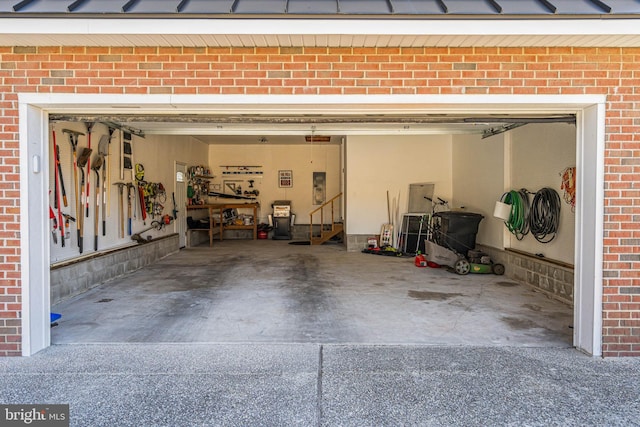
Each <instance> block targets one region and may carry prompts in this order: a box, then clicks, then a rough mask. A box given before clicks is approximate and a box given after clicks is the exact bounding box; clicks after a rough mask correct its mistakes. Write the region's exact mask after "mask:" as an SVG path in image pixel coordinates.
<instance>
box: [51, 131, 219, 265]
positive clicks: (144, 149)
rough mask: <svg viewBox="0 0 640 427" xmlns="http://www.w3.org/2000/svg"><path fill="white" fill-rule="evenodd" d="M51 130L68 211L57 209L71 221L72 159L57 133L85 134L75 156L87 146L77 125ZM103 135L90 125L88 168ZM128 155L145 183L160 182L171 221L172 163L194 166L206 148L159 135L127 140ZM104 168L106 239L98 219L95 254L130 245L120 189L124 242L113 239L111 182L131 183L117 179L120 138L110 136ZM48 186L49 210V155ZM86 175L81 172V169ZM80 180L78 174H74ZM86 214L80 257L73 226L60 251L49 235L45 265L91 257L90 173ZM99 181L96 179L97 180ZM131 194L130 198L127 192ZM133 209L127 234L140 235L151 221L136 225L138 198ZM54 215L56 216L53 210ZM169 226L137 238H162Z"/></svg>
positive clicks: (129, 176) (114, 215)
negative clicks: (142, 172) (106, 172)
mask: <svg viewBox="0 0 640 427" xmlns="http://www.w3.org/2000/svg"><path fill="white" fill-rule="evenodd" d="M52 128H53V129H55V132H56V141H57V144H58V147H59V149H60V163H61V165H62V171H63V175H64V183H65V189H66V193H67V199H68V206H67V207H66V208H63V212H64V213H66V214H69V215H71V216H73V217H76V211H75V200H76V198H75V197H76V196H75V192H74V178H73V169H72V165H73V157H72V151H71V144H70V143H69V138H68V135H67V134H64V133H63V132H62V129H71V130H75V131H78V132H83V133H85V136H80V137H79V141H78V147H79V148H78V153H80V152H81V151H82V148H83V147H87V146H88V140H87V136H86V133H87V129H86V126H85V125H84V124H83V123H79V122H58V123H55V124H54V125H52ZM108 134H109V131H108V128H107V126H106V125H103V124H101V123H98V124H96V125H95V126H94V127H93V129H92V134H91V149H92V150H93V151H92V154H91V162H94V161H95V159H96V156H97V154H98V143H99V141H100V137H101V136H102V135H108ZM132 149H133V158H132V160H133V162H134V164H135V163H142V164H143V165H144V168H145V180H147V181H150V182H161V183H162V184H163V185H164V187H165V189H166V191H167V201H166V202H165V203H164V204H163V205H164V210H163V213H166V214H169V215H171V213H172V210H173V203H172V200H171V193H172V192H173V191H174V178H173V169H174V160H177V161H181V162H185V163H187V164H193V163H197V162H199V161H200V159H203V158H206V157H207V150H208V147H207V145H205V144H203V143H202V142H200V141H198V140H196V139H194V138H192V137H187V136H160V135H148V136H147V137H146V138H139V137H136V136H133V137H132ZM106 161H107V165H108V167H109V172H110V177H109V176H108V179H109V181H108V186H107V192H108V194H109V192H110V195H109V203H108V211H107V219H106V221H107V224H106V225H107V234H106V236H102V215H101V214H100V216H99V224H98V228H99V229H98V250H99V251H101V250H105V249H112V248H116V247H120V246H125V245H130V244H132V240H131V237H130V236H129V235H128V233H127V231H128V230H127V224H126V220H127V198H126V197H127V196H126V188H125V190H124V194H123V214H124V218H125V236H124V238H120V237H119V227H120V226H119V218H118V209H119V202H118V197H119V191H118V187H117V186H115V185H113V183H115V182H134V177H133V174H132V171H126V172H125V174H124V179H121V175H120V132H119V131H115V132H114V133H113V137H112V139H111V144H110V146H109V155H108V156H107V157H106ZM49 165H50V168H49V182H50V187H51V190H52V191H51V194H50V196H49V203H50V205H51V207H53V204H54V203H53V200H54V194H53V188H54V172H53V171H54V167H53V166H54V163H53V153H52V150H51V153H50V159H49ZM85 171H86V167H85ZM79 176H80V174H79ZM90 176H91V178H90V180H91V181H90V190H89V192H90V209H89V217H86V216H85V217H84V233H83V235H84V237H83V239H84V250H83V253H82V254H80V253H79V250H78V244H77V233H76V230H77V229H76V225H75V224H74V223H73V222H72V223H71V227H70V229H71V232H70V233H69V236H70V239H68V240H66V241H65V247H64V248H63V247H62V246H61V241H60V237H59V236H58V243H57V244H54V243H53V239H52V238H51V234H50V233H49V242H50V243H49V245H50V253H51V256H50V262H51V263H57V262H61V261H65V260H69V259H73V258H77V257H79V256H83V255H88V254H93V253H94V252H95V251H94V236H95V233H94V218H95V199H94V196H95V183H96V175H95V172H93V171H91V172H90ZM100 176H101V178H100V179H102V173H101V174H100ZM132 194H133V192H132ZM135 202H136V204H135V206H136V208H137V209H136V210H137V213H138V214H137V215H136V216H137V218H136V219H134V220H132V229H133V233H137V232H140V231H142V230H144V229H145V228H147V227H148V226H150V223H151V218H150V217H147V220H146V222H145V221H143V220H142V218H141V215H139V213H140V212H141V211H140V208H139V204H138V203H137V202H138V198H135ZM178 209H180V207H178ZM54 211H55V214H56V215H57V210H54ZM82 211H83V215H85V208H84V207H83V209H82ZM174 231H175V230H174V225H172V226H170V227H167V228H164V229H163V230H160V231H157V230H149V231H147V232H145V233H144V234H143V236H145V237H146V236H149V235H150V236H153V237H157V236H161V235H164V234H167V233H172V232H174Z"/></svg>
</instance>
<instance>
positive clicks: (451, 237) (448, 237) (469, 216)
mask: <svg viewBox="0 0 640 427" xmlns="http://www.w3.org/2000/svg"><path fill="white" fill-rule="evenodd" d="M435 216H437V217H440V225H441V228H440V231H439V233H438V234H439V236H436V241H437V243H438V244H439V245H441V246H444V247H446V248H449V249H452V250H454V251H456V252H458V253H461V254H463V255H464V256H467V252H468V251H469V250H470V249H474V248H475V247H476V234H477V233H478V226H479V225H480V221H482V218H484V217H483V216H482V215H480V214H477V213H471V212H454V211H447V212H438V213H436V214H435Z"/></svg>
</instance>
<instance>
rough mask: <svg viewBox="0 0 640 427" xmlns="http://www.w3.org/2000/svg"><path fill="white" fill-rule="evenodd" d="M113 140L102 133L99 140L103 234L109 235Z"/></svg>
mask: <svg viewBox="0 0 640 427" xmlns="http://www.w3.org/2000/svg"><path fill="white" fill-rule="evenodd" d="M110 142H111V136H109V135H102V136H101V137H100V142H98V153H99V154H100V157H101V158H102V162H101V163H102V191H101V192H102V194H101V197H100V198H101V199H102V200H101V202H102V235H103V236H106V235H107V220H106V218H107V185H108V183H107V156H108V155H109V143H110ZM96 216H97V213H96Z"/></svg>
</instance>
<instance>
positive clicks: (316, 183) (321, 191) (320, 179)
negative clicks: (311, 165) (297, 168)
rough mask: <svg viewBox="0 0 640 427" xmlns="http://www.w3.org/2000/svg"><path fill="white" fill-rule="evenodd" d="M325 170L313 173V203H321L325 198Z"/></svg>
mask: <svg viewBox="0 0 640 427" xmlns="http://www.w3.org/2000/svg"><path fill="white" fill-rule="evenodd" d="M326 179H327V173H326V172H314V173H313V204H314V205H321V204H323V203H324V201H325V200H326V198H327V190H326Z"/></svg>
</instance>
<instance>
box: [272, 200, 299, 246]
mask: <svg viewBox="0 0 640 427" xmlns="http://www.w3.org/2000/svg"><path fill="white" fill-rule="evenodd" d="M271 208H272V209H273V214H272V215H269V221H270V222H271V224H270V225H271V226H272V227H273V239H274V240H291V231H292V226H293V221H294V219H295V215H294V214H292V213H291V200H276V201H275V202H273V204H272V205H271Z"/></svg>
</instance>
